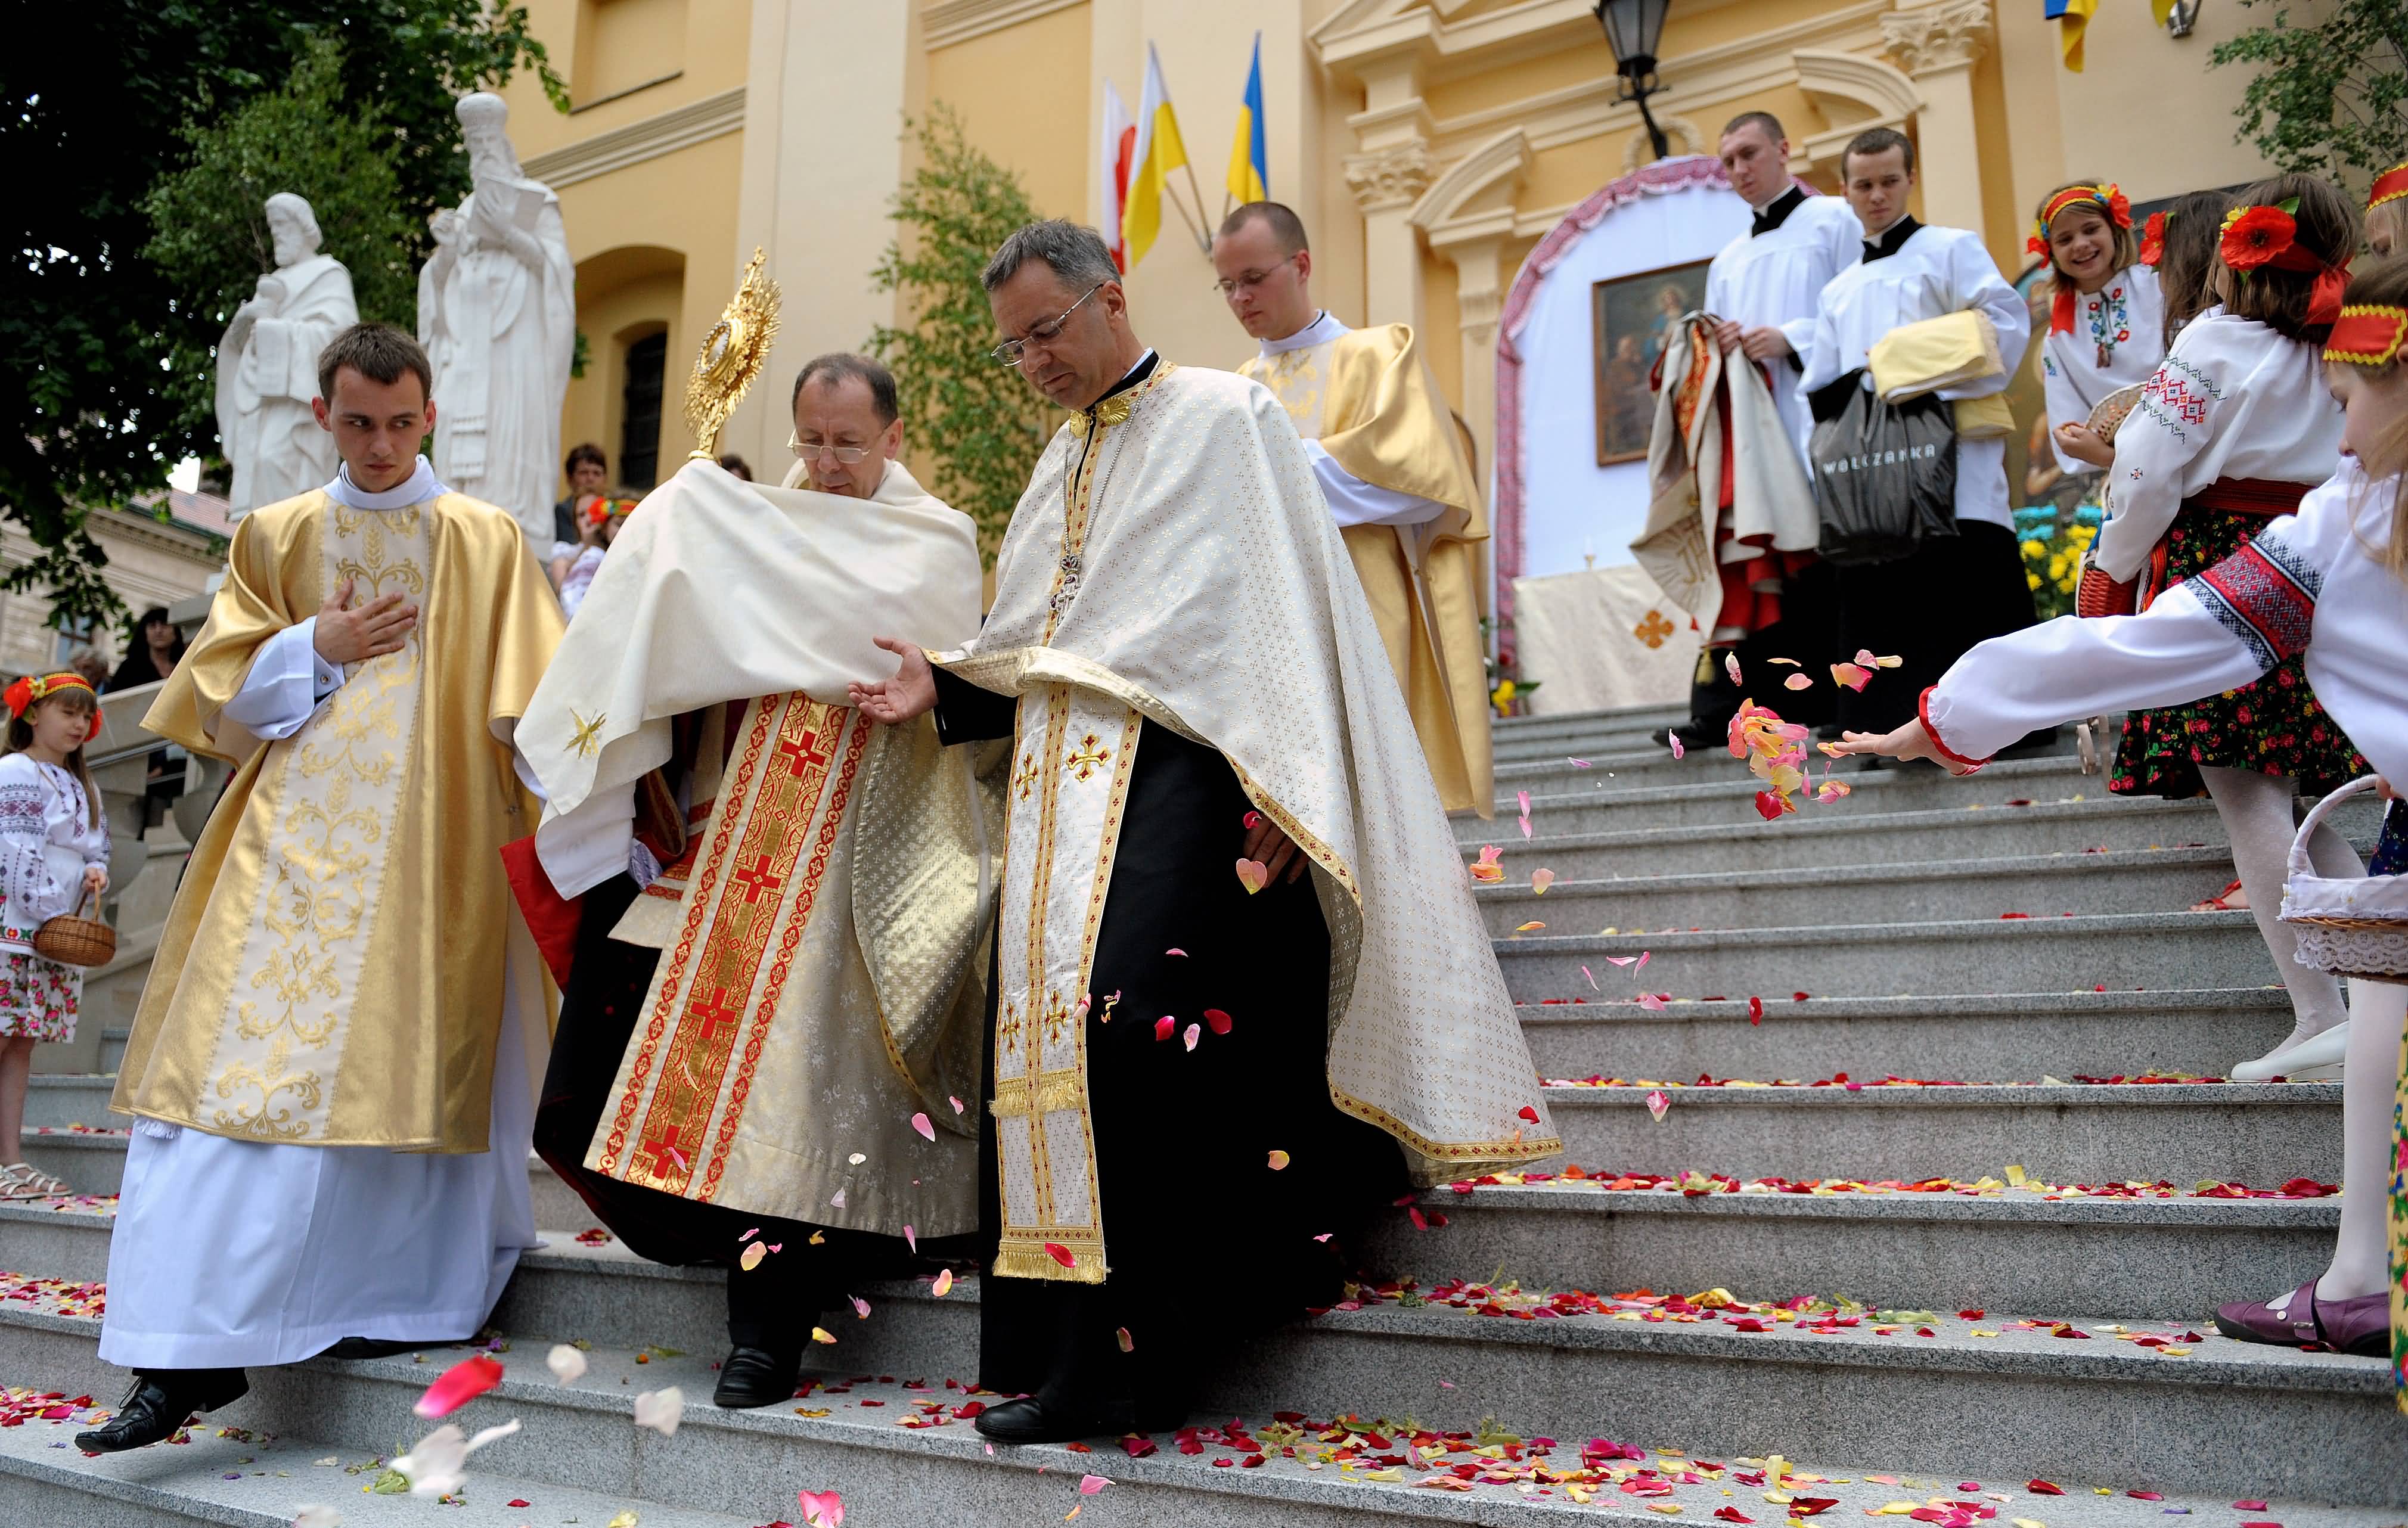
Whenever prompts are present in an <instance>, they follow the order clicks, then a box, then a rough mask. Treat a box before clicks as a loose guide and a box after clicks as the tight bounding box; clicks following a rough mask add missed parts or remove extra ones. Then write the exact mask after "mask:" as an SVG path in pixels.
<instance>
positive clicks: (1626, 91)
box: [1597, 0, 1672, 159]
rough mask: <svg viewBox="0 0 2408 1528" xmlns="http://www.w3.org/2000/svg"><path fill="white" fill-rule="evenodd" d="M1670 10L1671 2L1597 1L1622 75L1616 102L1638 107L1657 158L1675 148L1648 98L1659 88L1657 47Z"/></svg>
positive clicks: (1607, 40)
mask: <svg viewBox="0 0 2408 1528" xmlns="http://www.w3.org/2000/svg"><path fill="white" fill-rule="evenodd" d="M1671 8H1672V0H1597V21H1598V25H1599V26H1601V27H1603V28H1605V41H1606V45H1607V46H1608V47H1610V48H1612V49H1613V61H1614V70H1615V72H1616V73H1618V74H1619V75H1621V76H1622V90H1621V93H1620V94H1618V95H1617V96H1616V97H1615V99H1616V100H1620V101H1630V102H1633V103H1636V104H1637V106H1638V107H1639V120H1640V121H1642V122H1645V123H1646V124H1647V139H1648V141H1649V142H1650V143H1653V144H1654V145H1655V146H1656V158H1657V159H1662V158H1664V157H1666V156H1667V155H1669V154H1670V153H1671V151H1672V146H1671V144H1670V143H1669V142H1667V141H1666V140H1665V137H1664V130H1663V129H1662V128H1660V127H1658V126H1656V118H1655V116H1654V115H1653V114H1652V113H1651V112H1649V111H1648V109H1647V97H1648V96H1650V95H1652V94H1654V93H1656V89H1657V86H1656V43H1657V42H1658V41H1660V40H1661V39H1662V38H1663V36H1664V13H1665V12H1666V11H1668V10H1670V9H1671Z"/></svg>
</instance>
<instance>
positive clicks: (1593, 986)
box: [1581, 965, 1605, 992]
mask: <svg viewBox="0 0 2408 1528" xmlns="http://www.w3.org/2000/svg"><path fill="white" fill-rule="evenodd" d="M1581 975H1583V976H1584V977H1586V978H1588V990H1589V991H1590V992H1603V991H1605V989H1604V988H1602V987H1600V986H1598V984H1597V976H1596V973H1594V972H1592V971H1591V970H1589V968H1588V967H1587V966H1585V965H1584V966H1582V967H1581Z"/></svg>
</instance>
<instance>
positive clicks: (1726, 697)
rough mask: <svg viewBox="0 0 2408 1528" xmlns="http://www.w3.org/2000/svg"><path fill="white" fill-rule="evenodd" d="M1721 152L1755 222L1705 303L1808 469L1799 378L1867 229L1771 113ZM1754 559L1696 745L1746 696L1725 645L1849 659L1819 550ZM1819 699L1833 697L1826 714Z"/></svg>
mask: <svg viewBox="0 0 2408 1528" xmlns="http://www.w3.org/2000/svg"><path fill="white" fill-rule="evenodd" d="M1719 151H1720V153H1721V156H1722V162H1723V173H1724V174H1725V175H1726V176H1727V177H1729V179H1730V187H1731V191H1732V193H1734V194H1736V195H1738V196H1739V197H1740V199H1741V200H1742V201H1744V202H1746V203H1747V205H1748V211H1749V213H1750V217H1749V221H1748V229H1747V232H1746V233H1744V234H1742V235H1739V236H1735V237H1733V238H1732V240H1731V241H1730V242H1729V243H1728V244H1726V245H1724V246H1723V248H1722V250H1720V251H1719V252H1718V253H1716V254H1715V256H1714V258H1713V264H1710V265H1708V266H1707V267H1706V307H1705V310H1706V313H1707V315H1708V316H1709V317H1710V318H1712V319H1713V321H1715V327H1714V339H1715V342H1716V343H1717V344H1719V345H1720V346H1721V347H1722V350H1723V361H1724V364H1726V365H1734V364H1740V363H1741V362H1742V361H1745V362H1750V363H1754V364H1756V365H1757V366H1759V367H1760V368H1762V375H1763V376H1764V378H1765V383H1766V386H1767V387H1768V388H1769V389H1770V392H1771V393H1772V407H1773V408H1774V410H1775V411H1776V412H1777V413H1778V414H1779V415H1780V417H1781V423H1782V426H1783V428H1784V429H1785V431H1786V432H1787V433H1788V435H1789V436H1790V439H1791V441H1792V442H1793V443H1794V445H1795V447H1796V450H1797V452H1798V459H1799V463H1800V464H1801V465H1802V464H1804V462H1805V459H1806V437H1807V436H1810V435H1812V434H1813V430H1814V416H1813V411H1812V410H1810V409H1809V408H1808V407H1807V404H1806V394H1805V393H1804V392H1803V391H1802V390H1801V389H1800V388H1799V380H1800V378H1802V377H1803V376H1804V374H1805V369H1806V361H1805V355H1806V351H1807V350H1808V348H1809V346H1810V345H1811V343H1812V341H1813V336H1814V313H1815V307H1816V304H1817V303H1818V301H1819V300H1820V299H1821V297H1822V295H1823V288H1824V287H1825V286H1827V285H1828V284H1829V282H1830V279H1831V278H1832V277H1834V276H1837V275H1838V274H1839V273H1840V272H1842V270H1845V269H1846V268H1847V267H1849V266H1850V265H1853V264H1856V258H1857V256H1858V255H1859V254H1860V253H1861V252H1862V248H1863V244H1864V236H1865V231H1864V225H1863V224H1862V223H1860V222H1858V221H1856V210H1855V209H1854V208H1853V207H1849V206H1848V203H1847V200H1846V199H1845V198H1844V197H1839V196H1818V195H1816V194H1814V193H1813V191H1812V190H1811V189H1810V188H1808V187H1807V186H1806V185H1805V184H1803V183H1802V182H1800V181H1799V180H1797V179H1794V178H1793V177H1792V176H1791V175H1790V173H1789V139H1788V138H1787V137H1786V136H1785V135H1784V133H1783V131H1782V127H1781V121H1780V119H1779V118H1777V117H1774V116H1773V115H1772V114H1771V113H1770V112H1767V111H1748V112H1742V113H1741V114H1740V115H1739V116H1737V117H1734V118H1732V119H1731V121H1730V125H1728V126H1727V127H1725V128H1724V129H1723V136H1722V142H1721V144H1720V145H1719ZM1754 561H1757V562H1762V563H1765V564H1767V565H1766V566H1765V567H1764V568H1763V569H1762V570H1760V573H1759V575H1758V576H1757V577H1755V578H1750V579H1749V580H1748V584H1749V586H1750V587H1749V589H1748V591H1747V593H1748V594H1749V595H1751V596H1752V597H1749V598H1745V599H1738V600H1735V599H1733V598H1731V597H1730V596H1729V594H1728V593H1726V596H1725V598H1724V601H1723V605H1722V607H1721V609H1720V610H1718V611H1717V614H1716V617H1715V621H1714V626H1715V629H1714V630H1713V631H1710V632H1708V633H1707V634H1706V644H1705V645H1704V646H1703V647H1701V648H1700V649H1699V652H1698V672H1697V678H1696V681H1695V683H1694V684H1693V685H1692V686H1691V688H1690V694H1689V721H1688V724H1687V725H1686V726H1684V727H1682V728H1681V729H1679V731H1680V733H1681V737H1682V741H1683V742H1684V744H1686V745H1687V746H1688V747H1690V748H1699V747H1710V746H1713V745H1715V744H1719V743H1720V742H1721V741H1722V740H1723V735H1724V732H1725V729H1726V728H1727V726H1728V724H1729V721H1730V719H1731V716H1732V714H1733V713H1734V712H1736V711H1737V710H1738V709H1739V703H1740V702H1741V701H1742V699H1744V698H1745V696H1744V695H1742V693H1741V688H1740V686H1738V685H1734V684H1733V683H1732V682H1731V679H1730V676H1729V674H1728V673H1727V671H1726V669H1725V667H1724V665H1723V662H1722V655H1723V653H1724V652H1726V651H1728V652H1735V653H1737V654H1738V656H1739V660H1740V667H1741V673H1742V677H1743V678H1744V676H1746V675H1748V674H1760V673H1762V672H1763V671H1764V666H1763V665H1764V660H1766V659H1768V658H1776V657H1780V658H1794V659H1796V660H1798V661H1799V662H1800V663H1802V664H1805V665H1806V672H1808V673H1810V674H1814V673H1820V672H1821V671H1822V669H1823V666H1824V665H1825V664H1827V663H1828V662H1830V661H1832V660H1836V659H1839V658H1842V657H1845V656H1847V654H1845V653H1842V652H1841V651H1839V650H1838V645H1839V637H1838V633H1837V631H1836V630H1835V628H1834V626H1833V620H1834V611H1833V608H1832V593H1831V575H1832V571H1833V570H1832V569H1831V568H1830V567H1829V566H1828V564H1824V563H1821V562H1819V561H1817V560H1816V559H1815V558H1814V557H1813V554H1812V552H1811V551H1810V552H1806V553H1802V554H1797V555H1792V556H1787V557H1778V558H1776V557H1772V556H1770V555H1768V557H1766V558H1761V559H1756V560H1754ZM1774 563H1778V564H1780V565H1779V566H1778V567H1775V566H1773V565H1771V564H1774ZM1828 695H1829V692H1828V691H1825V690H1822V689H1820V688H1819V687H1818V688H1817V689H1815V690H1811V691H1804V692H1795V693H1785V696H1784V700H1783V714H1784V715H1785V716H1787V717H1788V718H1789V720H1790V721H1802V722H1807V723H1810V724H1815V723H1821V722H1826V721H1829V720H1830V719H1831V713H1830V707H1829V705H1828ZM1817 701H1821V702H1823V704H1822V705H1821V706H1820V708H1819V709H1817V708H1816V702H1817Z"/></svg>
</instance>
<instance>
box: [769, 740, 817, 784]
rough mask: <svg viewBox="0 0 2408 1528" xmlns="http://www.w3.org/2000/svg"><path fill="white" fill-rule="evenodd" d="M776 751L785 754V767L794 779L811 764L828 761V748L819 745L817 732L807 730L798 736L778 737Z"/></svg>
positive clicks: (807, 769)
mask: <svg viewBox="0 0 2408 1528" xmlns="http://www.w3.org/2000/svg"><path fill="white" fill-rule="evenodd" d="M778 751H779V752H780V753H781V754H784V755H785V757H786V760H787V768H788V770H789V772H790V773H792V774H793V775H794V777H795V778H796V779H800V778H803V776H804V775H805V774H806V773H808V772H809V771H810V768H811V767H812V766H813V765H815V764H825V763H827V762H828V750H826V749H825V748H824V747H822V746H821V744H820V735H819V734H818V733H817V732H807V733H805V734H803V735H802V736H801V737H799V738H795V737H781V738H779V739H778Z"/></svg>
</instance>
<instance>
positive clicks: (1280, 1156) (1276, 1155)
mask: <svg viewBox="0 0 2408 1528" xmlns="http://www.w3.org/2000/svg"><path fill="white" fill-rule="evenodd" d="M1291 1160H1292V1159H1291V1158H1290V1157H1289V1156H1288V1154H1287V1153H1286V1152H1284V1151H1273V1152H1272V1153H1271V1155H1270V1168H1271V1171H1272V1172H1275V1173H1276V1172H1278V1171H1280V1170H1281V1169H1283V1168H1284V1167H1285V1166H1286V1165H1287V1164H1288V1163H1289V1162H1290V1161H1291Z"/></svg>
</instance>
